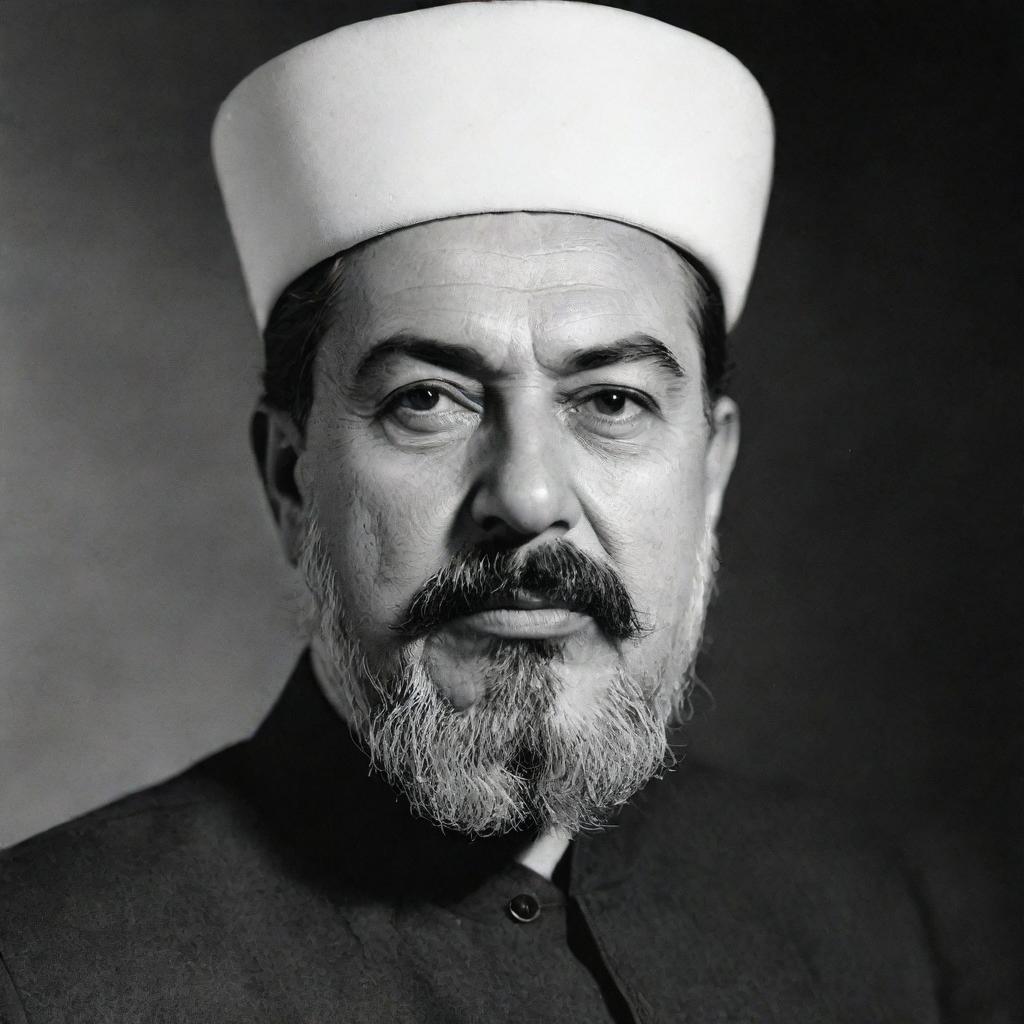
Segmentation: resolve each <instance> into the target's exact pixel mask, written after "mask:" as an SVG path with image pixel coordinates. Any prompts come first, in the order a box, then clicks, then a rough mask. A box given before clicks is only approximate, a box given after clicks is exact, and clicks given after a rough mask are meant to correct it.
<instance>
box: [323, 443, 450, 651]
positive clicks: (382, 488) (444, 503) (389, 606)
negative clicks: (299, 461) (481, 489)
mask: <svg viewBox="0 0 1024 1024" xmlns="http://www.w3.org/2000/svg"><path fill="white" fill-rule="evenodd" d="M316 478H317V485H316V509H317V517H318V519H319V522H320V527H321V530H322V532H323V536H324V539H325V541H326V543H327V545H328V548H329V550H330V554H331V559H332V564H333V565H334V566H335V569H336V572H337V577H338V584H339V587H340V588H341V592H342V595H343V598H344V600H345V606H346V608H347V609H348V610H349V611H350V613H351V614H352V616H353V621H354V623H355V624H356V628H357V629H358V630H359V632H360V633H361V634H362V636H361V639H362V640H363V642H364V643H368V644H371V645H372V644H374V643H384V642H386V641H387V640H388V639H389V629H390V626H391V625H392V624H393V623H394V622H396V621H397V620H398V619H399V618H400V617H401V615H402V613H403V612H404V610H405V608H406V606H407V604H408V602H409V600H410V598H411V597H412V595H413V593H414V592H415V591H416V590H417V589H418V588H419V587H420V586H421V585H422V584H423V582H424V581H425V580H426V579H427V578H428V577H429V576H430V575H431V574H432V573H434V572H435V571H437V569H438V568H439V567H440V566H441V565H443V564H444V562H445V561H446V560H447V557H448V550H447V541H448V537H449V534H450V522H451V519H452V517H453V515H454V514H455V512H454V508H455V507H456V503H454V502H453V498H454V497H455V495H456V493H457V492H456V489H455V487H454V486H453V485H452V482H451V481H449V480H448V479H447V476H446V474H444V473H443V472H437V471H436V470H435V471H433V472H421V471H410V467H409V466H408V465H405V464H402V463H401V462H400V461H399V462H398V463H397V464H396V460H394V459H388V458H386V457H382V455H381V453H380V452H379V450H377V449H376V448H375V447H374V446H372V445H367V446H353V447H350V448H347V449H346V448H344V447H343V446H341V445H337V446H333V450H332V451H331V455H330V457H329V458H323V459H321V460H319V462H318V464H317V465H316Z"/></svg>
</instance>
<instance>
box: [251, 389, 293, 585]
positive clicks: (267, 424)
mask: <svg viewBox="0 0 1024 1024" xmlns="http://www.w3.org/2000/svg"><path fill="white" fill-rule="evenodd" d="M249 440H250V442H251V444H252V451H253V455H254V456H255V457H256V468H257V469H258V470H259V474H260V480H261V481H262V482H263V490H264V492H265V493H266V495H267V501H268V502H269V503H270V512H271V515H273V517H274V525H275V526H276V527H277V532H278V536H279V537H280V538H281V545H282V547H283V548H284V553H285V555H286V557H287V558H288V561H289V562H291V564H292V565H295V563H296V562H297V561H298V557H299V541H300V539H301V534H302V521H303V516H304V513H305V500H306V499H305V496H304V495H303V493H302V490H301V488H300V486H299V482H298V479H297V477H296V467H297V466H298V461H299V457H300V456H301V455H302V453H303V451H304V450H305V440H304V438H303V436H302V433H301V431H300V430H299V428H298V427H297V426H296V425H295V423H294V421H293V420H292V418H291V416H290V415H289V414H288V413H286V412H282V411H281V410H280V409H273V408H271V407H270V406H267V405H265V404H263V403H260V405H258V406H257V407H256V411H255V412H254V413H253V414H252V421H251V423H250V424H249Z"/></svg>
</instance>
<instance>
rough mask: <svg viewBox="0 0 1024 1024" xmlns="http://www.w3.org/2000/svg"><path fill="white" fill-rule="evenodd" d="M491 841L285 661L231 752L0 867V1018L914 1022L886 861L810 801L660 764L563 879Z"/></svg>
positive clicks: (904, 918) (901, 892) (901, 886)
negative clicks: (381, 757) (261, 714)
mask: <svg viewBox="0 0 1024 1024" xmlns="http://www.w3.org/2000/svg"><path fill="white" fill-rule="evenodd" d="M521 838H522V837H519V841H521ZM515 841H516V837H511V838H508V839H494V840H477V841H470V840H468V839H466V838H464V837H462V836H459V835H455V834H451V833H449V834H444V833H442V832H440V831H439V830H438V829H436V828H434V827H433V826H431V825H429V824H427V823H425V822H423V821H419V820H416V819H413V818H412V817H411V816H410V815H409V812H408V809H407V806H405V805H404V804H403V802H402V800H401V798H399V797H396V795H395V794H394V793H393V792H392V790H390V789H389V788H388V787H387V786H386V785H385V784H384V783H383V782H382V781H380V780H379V779H378V778H377V776H375V775H371V774H369V773H368V769H367V764H366V760H365V758H364V757H363V755H362V753H361V752H360V751H359V750H358V748H357V747H356V746H355V745H354V744H353V743H352V741H351V739H350V737H349V736H348V733H347V731H346V729H345V728H344V726H343V724H342V723H341V722H340V720H339V719H337V717H336V716H335V714H334V712H333V711H332V710H331V709H330V707H329V706H328V705H327V703H326V702H325V700H324V699H323V697H322V695H321V694H320V691H319V689H318V687H317V685H316V683H315V681H314V679H313V678H312V673H311V671H310V667H309V663H308V658H303V660H302V662H301V663H300V665H299V667H298V669H297V670H296V672H295V674H294V675H293V677H292V679H291V681H290V682H289V685H288V687H287V688H286V690H285V692H284V694H283V696H282V697H281V699H280V700H279V702H278V704H277V705H276V707H275V708H274V710H273V711H272V712H271V714H270V716H269V717H268V719H267V720H266V722H264V724H263V726H262V727H261V728H260V729H259V731H258V732H257V734H256V735H255V737H254V738H253V739H251V740H249V741H247V742H245V743H241V744H239V745H237V746H234V747H231V748H229V749H228V750H226V751H224V752H222V753H220V754H218V755H216V756H214V757H212V758H210V759H208V760H206V761H204V762H202V763H201V764H199V765H197V766H196V767H194V768H192V769H191V770H189V771H187V772H185V773H184V774H183V775H181V776H179V777H178V778H175V779H173V780H171V781H170V782H167V783H164V784H163V785H160V786H157V787H154V788H152V789H149V790H146V791H144V792H141V793H139V794H136V795H134V796H131V797H128V798H127V799H124V800H120V801H118V802H117V803H114V804H112V805H110V806H109V807H106V808H104V809H102V810H99V811H96V812H94V813H92V814H89V815H86V816H85V817H83V818H80V819H79V820H77V821H73V822H71V823H69V824H67V825H63V826H61V827H59V828H56V829H53V830H52V831H50V832H47V833H45V834H44V835H41V836H38V837H36V838H34V839H31V840H29V841H28V842H25V843H22V844H20V845H18V846H16V847H14V848H12V849H10V850H8V851H7V852H6V853H4V854H3V855H0V952H2V956H3V962H2V965H0V1021H3V1024H13V1022H22V1021H29V1022H32V1024H44V1022H47V1024H48V1022H58V1021H60V1022H69V1021H73V1022H76V1024H90V1022H93V1021H118V1022H124V1021H146V1022H160V1021H168V1022H170V1021H173V1022H176V1024H177V1022H183V1021H202V1022H227V1021H239V1022H241V1021H245V1022H254V1021H260V1022H269V1024H289V1022H293V1021H295V1022H298V1021H304V1022H312V1021H325V1022H326V1021H330V1022H332V1024H335V1022H340V1021H388V1022H400V1021H409V1022H417V1024H423V1022H433V1021H445V1022H448V1021H452V1022H461V1021H481V1022H488V1024H490V1022H496V1021H529V1022H538V1021H560V1022H564V1021H586V1022H591V1021H594V1022H598V1021H609V1020H614V1021H620V1020H635V1021H641V1022H653V1021H661V1022H692V1024H711V1022H715V1024H726V1022H730V1024H732V1022H751V1024H753V1022H758V1024H763V1022H777V1024H805V1022H811V1021H815V1022H823V1021H844V1022H850V1024H883V1022H900V1024H906V1022H915V1024H928V1022H931V1021H935V1020H937V1012H936V1009H935V996H934V981H933V976H932V965H931V960H930V954H929V950H928V946H927V942H926V938H925V935H924V931H923V928H922V924H921V920H920V918H919V915H918V912H917V909H916V907H915V905H914V903H913V901H912V899H911V898H910V896H909V894H908V889H907V886H906V885H905V882H904V879H903V877H902V875H901V873H900V871H899V870H898V869H897V868H896V867H895V866H894V863H893V862H892V861H890V860H888V859H887V858H886V856H885V855H884V854H882V853H880V852H879V850H878V849H877V848H876V847H875V846H874V845H873V844H872V843H870V842H868V841H866V840H865V839H864V838H863V836H862V835H861V834H859V833H858V832H857V831H856V830H855V829H854V828H852V827H851V826H849V825H848V824H847V822H846V821H845V820H844V819H842V818H839V817H837V816H835V815H834V814H833V813H832V812H831V811H830V810H829V809H828V807H827V806H825V805H824V804H822V803H818V802H813V801H810V802H809V801H806V800H798V799H790V798H787V797H783V796H779V795H766V794H764V793H763V792H759V791H755V790H753V789H751V788H747V787H745V786H742V785H737V784H735V783H732V782H730V781H728V780H727V779H726V778H724V777H722V776H720V775H719V774H717V773H715V772H711V771H708V770H703V769H699V768H696V767H693V766H690V765H684V766H683V767H682V768H680V769H679V770H677V771H675V772H672V773H670V774H669V775H668V776H667V777H666V778H665V779H664V780H662V781H658V782H653V783H651V784H650V785H649V786H648V787H647V788H646V790H645V791H644V792H643V794H641V795H640V796H639V797H638V798H637V799H636V800H635V802H634V803H633V804H632V805H631V806H630V807H628V808H627V809H626V810H625V811H624V812H623V814H622V815H621V816H620V818H619V821H618V823H617V825H616V826H615V827H613V828H611V829H609V830H607V831H605V832H603V833H601V834H595V835H584V836H582V837H580V838H578V839H577V840H576V841H575V842H574V843H573V846H572V851H571V858H570V859H569V871H568V878H567V879H562V880H561V881H562V883H563V884H562V885H558V884H553V883H550V882H547V881H546V880H544V879H542V878H540V877H539V876H537V875H536V874H534V873H533V872H531V871H529V870H528V869H526V868H523V867H521V866H517V865H515V864H514V863H513V862H512V851H513V847H514V843H515ZM516 896H521V897H525V899H520V900H519V901H518V902H517V904H516V907H517V909H518V910H519V911H520V916H524V913H523V911H524V910H525V911H526V913H525V916H527V917H529V916H531V912H532V910H533V908H534V902H535V903H536V906H537V907H538V908H539V914H537V916H536V918H535V919H534V920H532V921H528V922H520V921H516V920H515V919H514V918H513V915H512V914H511V913H510V912H509V902H510V901H511V900H512V899H513V898H514V897H516Z"/></svg>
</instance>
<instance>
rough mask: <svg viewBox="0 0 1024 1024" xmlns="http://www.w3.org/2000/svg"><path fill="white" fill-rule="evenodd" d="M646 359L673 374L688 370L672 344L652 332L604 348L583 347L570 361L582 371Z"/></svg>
mask: <svg viewBox="0 0 1024 1024" xmlns="http://www.w3.org/2000/svg"><path fill="white" fill-rule="evenodd" d="M646 359H649V360H652V361H653V362H655V363H657V364H658V366H660V367H661V368H662V369H664V370H668V372H669V373H671V374H672V376H673V377H680V378H685V377H686V371H685V370H684V369H683V368H682V366H681V365H680V363H679V360H678V359H676V357H675V356H674V355H673V354H672V352H671V350H670V349H669V347H668V346H667V345H666V344H665V343H664V342H662V341H658V339H657V338H653V337H651V335H649V334H630V335H629V336H628V337H625V338H620V339H619V340H618V341H614V342H612V344H610V345H602V346H601V347H600V348H585V349H579V350H578V351H576V352H574V353H573V354H572V355H571V356H570V357H569V359H568V360H567V363H568V365H569V366H570V367H571V369H572V370H573V371H575V372H580V371H582V370H599V369H600V368H601V367H602V366H612V365H613V364H615V363H639V362H643V361H644V360H646Z"/></svg>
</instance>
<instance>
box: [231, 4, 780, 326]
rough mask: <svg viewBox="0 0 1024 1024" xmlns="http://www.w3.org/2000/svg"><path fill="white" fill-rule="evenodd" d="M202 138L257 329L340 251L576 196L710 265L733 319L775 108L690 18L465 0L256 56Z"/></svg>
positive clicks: (570, 209) (765, 178) (547, 207)
mask: <svg viewBox="0 0 1024 1024" xmlns="http://www.w3.org/2000/svg"><path fill="white" fill-rule="evenodd" d="M213 155H214V162H215V165H216V169H217V175H218V178H219V181H220V186H221V191H222V192H223V195H224V203H225V206H226V208H227V213H228V219H229V220H230V222H231V227H232V230H233V233H234V237H235V244H236V245H237V248H238V252H239V256H240V258H241V263H242V270H243V273H244V275H245V281H246V285H247V287H248V291H249V298H250V300H251V302H252V307H253V311H254V312H255V315H256V321H257V323H258V325H259V327H260V329H261V330H262V328H263V327H264V326H265V325H266V322H267V318H268V316H269V314H270V311H271V309H272V308H273V305H274V303H275V302H276V301H277V299H278V297H279V296H280V294H281V292H282V291H283V290H284V289H285V287H286V286H287V285H288V284H289V283H290V282H291V281H292V280H294V279H295V278H296V277H298V276H299V275H300V274H301V273H302V272H303V271H305V270H307V269H309V268H310V267H311V266H313V265H315V264H316V263H318V262H320V261H321V260H322V259H325V258H326V257H328V256H331V255H333V254H334V253H336V252H340V251H342V250H344V249H348V248H349V247H351V246H353V245H356V244H357V243H359V242H362V241H365V240H367V239H369V238H373V237H376V236H378V235H381V234H384V233H385V232H387V231H391V230H393V229H395V228H401V227H406V226H408V225H411V224H419V223H423V222H425V221H430V220H435V219H437V218H441V217H452V216H458V215H462V214H472V213H488V212H505V211H512V210H529V211H550V212H562V213H580V214H587V215H591V216H596V217H604V218H608V219H610V220H615V221H621V222H623V223H626V224H632V225H634V226H636V227H640V228H643V229H645V230H647V231H649V232H651V233H653V234H655V235H658V236H659V237H661V238H664V239H666V240H667V241H669V242H671V243H673V244H674V245H677V246H679V247H681V248H683V249H685V250H687V251H689V252H691V253H692V254H693V255H695V256H696V257H697V258H698V259H699V260H700V261H701V262H702V263H704V264H705V266H706V267H707V268H708V269H709V270H710V271H711V273H712V274H713V275H714V277H715V280H716V281H717V283H718V286H719V287H720V288H721V291H722V297H723V299H724V303H725V313H726V324H727V326H728V327H731V326H732V325H733V324H734V323H735V321H736V319H737V317H738V316H739V314H740V311H741V309H742V307H743V302H744V299H745V296H746V293H747V288H748V286H749V284H750V277H751V274H752V273H753V267H754V261H755V258H756V255H757V246H758V241H759V238H760V234H761V227H762V223H763V221H764V213H765V207H766V205H767V200H768V190H769V186H770V182H771V164H772V118H771V112H770V110H769V108H768V103H767V101H766V100H765V98H764V94H763V93H762V91H761V89H760V87H759V86H758V84H757V82H756V81H755V80H754V78H753V77H752V75H751V74H750V72H748V71H747V70H746V68H745V67H744V66H743V65H742V64H740V63H739V61H737V60H736V58H734V57H732V56H731V55H730V54H728V53H726V51H724V50H722V49H721V48H720V47H718V46H716V45H715V44H714V43H711V42H708V41H707V40H706V39H702V38H701V37H700V36H696V35H693V34H692V33H690V32H685V31H683V30H682V29H677V28H673V27H672V26H669V25H666V24H664V23H662V22H660V21H655V20H654V19H652V18H647V17H643V16H642V15H638V14H632V13H630V12H627V11H622V10H618V9H615V8H611V7H603V6H598V5H592V4H586V3H563V2H558V0H505V2H500V3H462V4H454V5H451V6H447V7H435V8H432V9H429V10H423V11H415V12H411V13H408V14H398V15H392V16H390V17H385V18H377V19H374V20H371V21H365V22H361V23H359V24H355V25H349V26H347V27H345V28H340V29H338V30H336V31H334V32H330V33H328V34H327V35H325V36H321V37H320V38H318V39H313V40H311V41H310V42H307V43H304V44H302V45H301V46H297V47H295V49H293V50H289V51H288V52H287V53H284V54H282V55H281V56H279V57H277V58H275V59H274V60H271V61H270V62H269V63H267V64H264V65H263V66H262V67H261V68H259V69H257V70H256V71H254V72H253V73H252V74H251V75H249V76H248V77H247V78H246V79H245V80H244V81H243V82H242V83H241V84H240V85H239V86H238V87H237V88H236V89H235V90H234V91H233V92H232V93H231V95H230V96H229V97H228V98H227V100H225V102H224V104H223V105H222V106H221V109H220V112H219V114H218V116H217V120H216V123H215V125H214V129H213Z"/></svg>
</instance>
